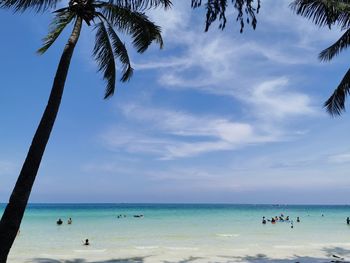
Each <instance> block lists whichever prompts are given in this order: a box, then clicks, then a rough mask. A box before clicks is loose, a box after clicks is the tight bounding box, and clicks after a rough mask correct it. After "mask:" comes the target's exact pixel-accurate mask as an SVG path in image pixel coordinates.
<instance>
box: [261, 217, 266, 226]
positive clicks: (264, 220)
mask: <svg viewBox="0 0 350 263" xmlns="http://www.w3.org/2000/svg"><path fill="white" fill-rule="evenodd" d="M262 223H263V224H264V225H265V224H266V219H265V217H264V216H263V218H262Z"/></svg>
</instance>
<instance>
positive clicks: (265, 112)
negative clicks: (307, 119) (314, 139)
mask: <svg viewBox="0 0 350 263" xmlns="http://www.w3.org/2000/svg"><path fill="white" fill-rule="evenodd" d="M288 86H289V80H288V79H287V78H286V77H281V78H277V79H272V80H267V81H265V82H263V83H261V84H258V85H256V86H255V87H253V89H252V90H251V93H250V94H249V95H250V96H244V97H242V100H245V101H246V102H248V103H250V104H252V105H254V107H255V109H254V112H256V114H258V115H259V116H261V118H270V119H271V118H278V119H283V118H285V117H290V116H298V115H299V116H300V115H304V116H306V115H312V114H315V113H316V109H315V108H314V107H312V106H311V99H310V97H309V96H307V95H306V94H303V93H299V92H295V91H288V89H287V87H288Z"/></svg>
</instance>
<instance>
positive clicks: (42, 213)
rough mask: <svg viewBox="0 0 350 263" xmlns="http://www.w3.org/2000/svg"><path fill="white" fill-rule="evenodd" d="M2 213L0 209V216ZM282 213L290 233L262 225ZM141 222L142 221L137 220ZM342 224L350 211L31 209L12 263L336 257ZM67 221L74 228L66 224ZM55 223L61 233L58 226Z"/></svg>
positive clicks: (346, 229) (282, 225) (343, 235)
mask: <svg viewBox="0 0 350 263" xmlns="http://www.w3.org/2000/svg"><path fill="white" fill-rule="evenodd" d="M3 208H4V205H0V214H1V213H2V211H3ZM281 213H282V214H284V215H285V216H287V215H288V216H289V217H290V219H292V220H294V228H291V223H290V222H278V223H276V224H274V225H273V224H271V223H269V222H268V223H267V224H266V225H262V224H261V218H262V216H266V217H267V218H271V217H272V216H276V215H280V214H281ZM140 214H142V215H144V217H143V218H135V217H134V215H140ZM118 215H122V218H118V217H117V216H118ZM322 215H323V216H322ZM124 216H125V217H124ZM297 216H299V217H300V219H301V222H300V223H297V222H296V217H297ZM347 216H350V206H289V205H288V206H285V205H226V204H215V205H213V204H32V205H30V206H29V207H28V209H27V211H26V214H25V217H24V220H23V223H22V225H21V230H20V233H19V235H18V237H17V240H16V242H15V244H14V249H13V250H12V253H11V256H10V259H11V261H10V262H25V261H28V262H31V261H29V260H32V259H35V260H39V258H41V259H43V258H48V259H73V258H74V259H77V258H83V259H88V260H89V259H94V260H97V259H101V260H102V259H105V260H107V259H119V258H130V257H136V256H141V257H144V258H145V262H147V260H146V258H151V259H152V260H151V259H149V260H148V262H157V261H159V262H165V261H167V260H168V261H169V260H170V262H180V261H181V260H182V259H185V258H189V257H198V259H202V261H206V262H209V261H210V262H227V261H224V260H223V261H220V257H223V258H224V257H229V256H232V257H233V258H234V257H237V258H239V257H246V256H250V255H251V256H256V255H259V254H260V255H262V254H263V255H266V256H268V257H272V258H273V257H275V258H285V257H289V256H291V257H292V256H293V255H305V254H308V255H310V254H311V255H314V256H315V257H322V256H324V257H326V256H327V255H328V254H330V253H336V252H339V251H340V250H339V249H343V250H344V251H345V250H346V249H350V226H348V225H347V224H346V222H345V220H346V217H347ZM69 217H71V218H72V220H73V224H72V225H68V224H67V220H68V218H69ZM58 218H61V219H62V220H63V221H64V223H63V225H61V226H57V225H56V221H57V219H58ZM86 238H88V239H89V240H90V242H91V245H90V246H89V247H84V246H83V245H82V240H83V239H86ZM337 248H338V251H337V250H336V249H337ZM332 249H333V250H332ZM349 251H350V250H349ZM152 257H153V258H152ZM176 259H178V261H176ZM171 260H173V261H171ZM33 262H43V261H33ZM45 262H46V261H45ZM48 262H49V261H48ZM52 262H54V261H52ZM87 262H90V261H87ZM96 262H97V261H96ZM98 262H106V261H98ZM230 262H231V261H230ZM232 262H235V261H232ZM237 262H239V261H237Z"/></svg>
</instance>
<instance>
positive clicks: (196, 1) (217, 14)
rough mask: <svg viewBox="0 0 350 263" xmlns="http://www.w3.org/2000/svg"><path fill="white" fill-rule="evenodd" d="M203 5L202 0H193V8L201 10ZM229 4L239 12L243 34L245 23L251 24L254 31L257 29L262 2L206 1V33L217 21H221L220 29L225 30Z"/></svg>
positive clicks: (235, 0) (236, 0)
mask: <svg viewBox="0 0 350 263" xmlns="http://www.w3.org/2000/svg"><path fill="white" fill-rule="evenodd" d="M202 4H203V3H202V0H192V8H199V7H200V6H202ZM229 4H232V5H233V8H234V9H235V10H236V11H237V12H238V14H237V17H236V21H238V22H239V23H240V26H241V30H240V32H241V33H242V32H243V29H244V26H245V23H247V24H251V25H252V27H253V29H255V28H256V26H257V18H256V15H257V14H258V13H259V10H260V4H261V1H260V0H256V1H255V0H231V1H230V0H206V1H205V7H206V10H207V13H206V21H205V31H208V30H209V28H210V26H211V24H212V23H214V22H215V21H216V20H218V21H219V28H220V29H224V28H225V26H226V22H227V18H226V12H227V7H228V5H229Z"/></svg>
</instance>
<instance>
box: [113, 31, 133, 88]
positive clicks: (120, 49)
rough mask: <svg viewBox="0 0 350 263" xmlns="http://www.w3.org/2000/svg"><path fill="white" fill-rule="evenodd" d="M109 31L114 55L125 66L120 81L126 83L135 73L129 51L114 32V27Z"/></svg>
mask: <svg viewBox="0 0 350 263" xmlns="http://www.w3.org/2000/svg"><path fill="white" fill-rule="evenodd" d="M107 29H108V34H109V36H110V38H111V40H112V46H113V51H114V55H115V56H116V57H117V58H119V60H120V62H121V63H122V64H123V69H122V73H123V75H122V77H121V79H120V80H121V81H123V82H125V81H127V80H129V79H130V78H131V76H132V74H133V71H134V70H133V68H132V67H131V63H130V58H129V55H128V51H127V49H126V47H125V45H124V43H123V42H122V41H121V40H120V38H119V36H118V35H117V33H116V32H115V31H114V29H113V27H112V26H111V25H108V28H107Z"/></svg>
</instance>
